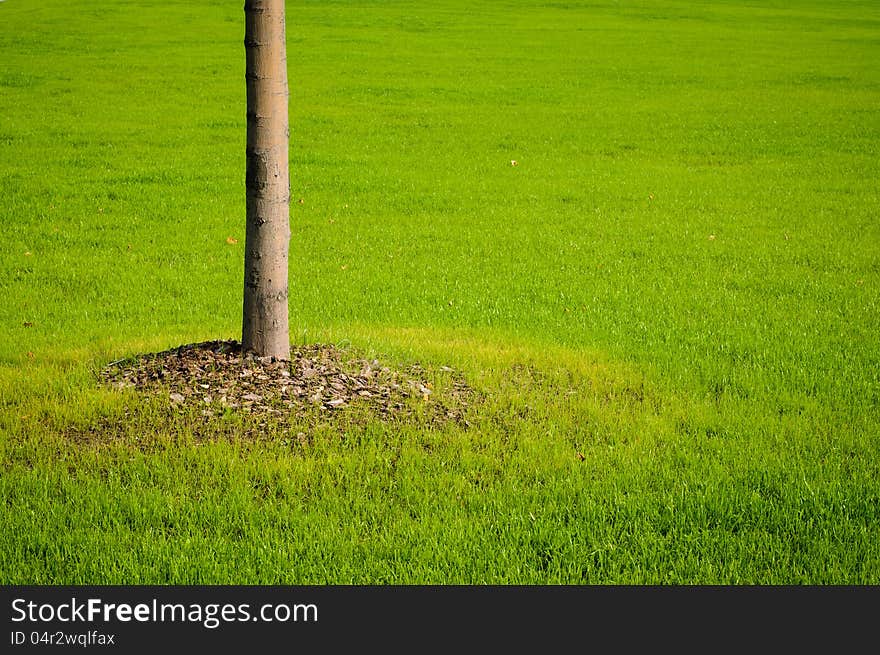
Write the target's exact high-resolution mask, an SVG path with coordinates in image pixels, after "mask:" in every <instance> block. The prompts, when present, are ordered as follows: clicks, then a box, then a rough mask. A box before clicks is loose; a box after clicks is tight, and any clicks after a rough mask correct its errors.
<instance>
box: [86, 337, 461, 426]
mask: <svg viewBox="0 0 880 655" xmlns="http://www.w3.org/2000/svg"><path fill="white" fill-rule="evenodd" d="M428 373H429V372H428V371H426V370H425V369H424V368H422V367H421V366H419V365H413V366H409V367H407V368H405V369H402V370H395V369H392V368H390V367H388V366H384V365H382V364H381V363H380V362H379V361H378V360H375V359H368V358H363V357H357V356H355V355H354V354H352V353H351V352H349V351H348V350H345V349H341V348H337V347H335V346H332V345H321V344H319V345H309V346H299V347H295V348H293V349H292V350H291V359H290V361H289V362H283V361H274V360H271V361H266V360H262V359H260V358H257V357H254V356H253V355H251V354H249V353H243V352H242V349H241V344H240V343H238V342H237V341H206V342H202V343H194V344H187V345H184V346H180V347H178V348H174V349H171V350H167V351H164V352H160V353H152V354H147V355H139V356H137V357H133V358H130V359H125V360H119V361H117V362H112V363H111V364H109V365H107V366H106V367H105V368H104V369H103V370H102V371H101V373H100V375H101V378H102V379H103V380H104V382H105V383H107V384H109V385H110V386H112V387H116V388H120V389H124V388H134V389H136V390H138V391H142V392H147V393H153V394H160V395H164V397H166V398H167V399H168V402H169V405H170V406H171V407H172V408H177V409H180V410H181V411H189V410H192V409H197V410H199V411H200V412H201V414H202V415H204V416H206V417H210V416H214V415H218V414H223V413H224V412H229V411H234V412H241V413H244V414H247V415H252V416H259V417H263V416H274V417H278V418H282V419H283V418H284V417H285V416H290V415H303V414H305V413H308V412H314V411H319V412H325V413H331V414H332V413H334V412H338V411H339V410H342V409H343V408H346V407H349V406H358V407H365V408H367V409H369V410H370V411H371V412H373V413H375V414H378V415H379V416H381V417H392V416H395V415H398V414H401V413H406V412H407V411H408V409H409V408H411V407H412V404H413V401H414V400H416V401H421V402H423V403H425V404H426V406H430V408H431V414H432V418H433V420H439V421H449V420H451V421H456V422H460V423H463V424H465V425H467V421H466V419H465V418H464V411H465V409H466V408H467V406H468V402H469V399H470V398H471V397H472V395H473V391H472V389H470V388H469V387H468V385H467V384H466V383H465V382H464V380H463V379H462V378H461V376H460V375H458V374H457V373H456V372H455V371H453V370H452V369H450V368H448V367H445V366H443V367H440V369H439V370H438V371H436V372H435V373H437V374H439V375H442V376H445V379H446V383H444V385H443V386H444V389H443V393H442V394H438V393H435V390H434V388H433V384H432V382H431V381H430V378H431V377H432V376H431V375H429V374H428ZM441 395H442V397H440V396H441Z"/></svg>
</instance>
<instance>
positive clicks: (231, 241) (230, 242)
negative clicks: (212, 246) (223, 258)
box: [226, 237, 238, 246]
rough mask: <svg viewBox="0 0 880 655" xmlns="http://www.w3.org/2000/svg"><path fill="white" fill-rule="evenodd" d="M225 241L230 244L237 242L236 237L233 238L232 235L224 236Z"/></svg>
mask: <svg viewBox="0 0 880 655" xmlns="http://www.w3.org/2000/svg"><path fill="white" fill-rule="evenodd" d="M226 243H228V244H229V245H230V246H233V245H235V244H236V243H238V239H234V238H233V237H226Z"/></svg>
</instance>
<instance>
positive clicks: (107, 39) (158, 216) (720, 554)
mask: <svg viewBox="0 0 880 655" xmlns="http://www.w3.org/2000/svg"><path fill="white" fill-rule="evenodd" d="M241 5H242V3H241V1H240V0H234V1H232V0H229V1H226V0H222V1H221V0H215V1H213V2H185V1H183V0H176V1H168V2H165V1H163V2H156V1H152V0H140V1H135V0H131V1H124V0H117V1H115V2H110V1H109V0H89V1H88V2H76V3H72V2H68V1H67V0H40V1H39V2H38V1H36V0H7V1H6V2H2V3H0V227H2V233H0V294H2V302H0V326H2V336H3V338H2V339H0V493H2V515H0V526H2V527H0V582H2V583H4V584H25V583H38V584H62V583H64V584H86V583H96V584H104V583H120V584H127V583H133V584H143V583H160V584H164V583H231V584H244V583H252V584H260V583H284V584H327V583H331V584H339V583H358V584H360V583H379V584H385V583H395V584H400V583H404V584H408V583H440V584H444V583H465V584H483V583H501V584H509V583H516V584H519V583H524V584H536V583H540V584H544V583H547V584H557V583H562V584H611V583H634V584H694V583H697V584H716V583H718V584H778V583H792V584H878V583H880V220H878V207H880V184H878V180H880V158H878V152H880V66H878V62H880V6H878V4H877V3H876V2H872V1H865V2H856V1H852V2H850V1H840V2H818V1H808V0H791V1H788V2H732V1H717V0H716V1H712V2H697V1H694V2H684V1H678V2H676V1H671V0H663V1H660V0H658V1H656V2H655V1H649V0H644V1H641V2H629V1H626V0H620V1H619V2H614V1H611V0H608V1H605V0H598V1H593V2H579V1H577V0H573V1H571V2H546V3H540V2H526V1H521V2H515V1H508V2H495V1H491V0H490V1H488V2H479V3H473V2H465V1H463V0H442V1H438V2H429V3H423V2H354V1H352V2H342V1H339V2H327V1H321V2H289V3H288V5H287V36H288V67H289V80H290V90H291V98H290V119H291V149H290V153H291V155H290V157H291V158H290V169H291V191H292V196H293V202H292V205H291V224H292V241H291V260H290V282H291V296H290V312H291V338H292V341H293V342H294V343H295V344H311V343H332V344H336V345H338V346H339V347H342V348H347V349H350V350H351V351H352V352H356V353H364V354H367V355H369V356H371V357H376V358H378V359H381V360H382V361H384V362H387V363H389V364H390V365H393V366H407V365H410V364H413V363H420V364H422V365H424V366H425V367H427V368H429V369H430V370H441V369H440V367H443V366H446V367H450V368H453V369H455V370H457V371H459V372H460V373H461V374H462V375H463V376H464V378H465V379H466V380H467V382H468V383H469V384H470V385H471V386H472V387H473V388H474V389H475V390H476V391H477V392H478V400H476V401H475V402H473V403H472V404H471V405H470V407H469V408H468V417H467V419H468V422H469V426H468V425H464V424H455V423H448V424H434V423H430V422H427V421H422V420H418V419H412V420H410V419H406V420H405V419H403V418H401V419H400V420H392V421H388V420H384V421H383V420H380V419H378V418H371V417H369V416H366V417H365V416H354V415H348V414H345V413H340V414H333V415H332V416H330V415H328V416H326V417H318V418H314V417H312V418H308V419H307V418H303V419H302V420H301V421H300V423H298V424H296V425H294V426H293V427H290V428H285V429H282V430H267V431H266V433H265V434H263V435H262V436H258V437H257V438H254V437H253V436H244V433H243V432H241V431H239V430H238V429H237V427H236V426H237V425H238V423H237V422H236V421H237V420H238V419H237V418H236V417H234V416H233V417H231V418H228V420H227V421H226V423H224V422H223V421H219V422H217V421H215V422H213V423H210V422H209V423H205V422H202V421H200V420H198V418H197V417H186V416H184V417H180V416H176V415H174V414H173V413H170V412H169V410H168V408H167V404H168V403H167V399H165V398H162V397H156V398H150V397H144V396H139V395H137V394H136V393H134V392H126V393H122V392H119V391H116V390H112V389H108V388H105V387H103V386H102V385H101V383H100V382H99V379H98V375H97V373H98V371H99V370H100V369H101V368H102V367H103V366H105V365H106V364H107V363H108V362H110V361H112V360H117V359H120V358H122V357H126V356H130V355H134V354H138V353H147V352H155V351H159V350H164V349H166V348H170V347H174V346H177V345H180V344H186V343H192V342H196V341H204V340H209V339H230V338H239V337H240V332H239V331H240V322H241V317H240V311H241V299H242V268H243V245H244V216H245V211H244V201H245V192H244V161H245V159H244V152H245V82H244V47H243V35H244V14H243V11H242V6H241ZM437 384H438V385H442V380H438V382H437Z"/></svg>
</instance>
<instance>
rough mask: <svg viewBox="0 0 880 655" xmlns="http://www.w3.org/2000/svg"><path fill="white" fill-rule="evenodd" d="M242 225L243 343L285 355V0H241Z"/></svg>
mask: <svg viewBox="0 0 880 655" xmlns="http://www.w3.org/2000/svg"><path fill="white" fill-rule="evenodd" d="M244 13H245V36H244V46H245V57H246V60H247V66H246V71H245V79H246V81H247V151H246V153H247V172H246V175H245V186H246V188H247V229H246V232H245V254H244V303H243V308H242V314H243V318H242V330H241V332H242V339H241V342H242V348H243V350H245V351H246V352H252V353H254V354H255V355H257V356H259V357H274V358H276V359H282V360H288V359H290V333H289V326H288V308H287V296H288V286H287V270H288V269H287V256H288V249H289V245H290V175H289V170H288V159H287V157H288V141H289V137H290V131H289V126H288V116H287V105H288V88H287V54H286V44H285V30H284V0H245V5H244Z"/></svg>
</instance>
